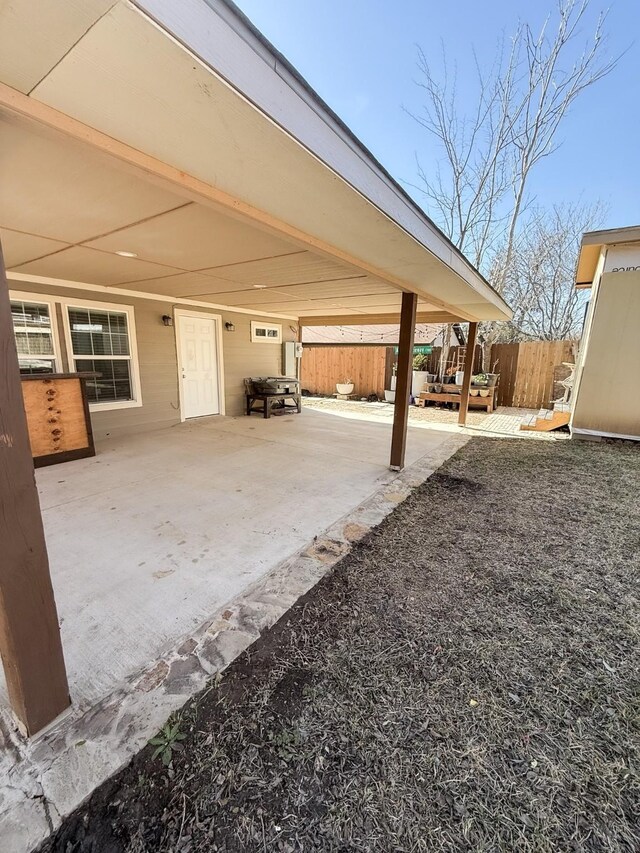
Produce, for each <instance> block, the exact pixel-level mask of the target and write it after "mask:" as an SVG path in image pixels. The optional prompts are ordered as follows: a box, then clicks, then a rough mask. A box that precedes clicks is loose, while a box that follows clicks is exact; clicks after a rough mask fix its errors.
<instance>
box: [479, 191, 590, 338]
mask: <svg viewBox="0 0 640 853" xmlns="http://www.w3.org/2000/svg"><path fill="white" fill-rule="evenodd" d="M602 217H603V210H602V206H601V205H600V204H593V205H583V204H580V203H578V204H564V205H557V206H555V207H554V208H553V209H552V210H551V211H547V210H541V209H537V208H536V209H533V210H531V211H530V214H529V216H528V217H527V227H526V229H523V231H522V232H521V233H520V234H519V236H518V239H517V241H516V243H515V244H514V245H513V251H512V260H511V262H510V263H509V266H508V268H507V272H506V276H505V279H504V282H503V284H504V288H503V295H504V297H505V299H506V300H507V302H508V303H509V305H510V306H511V308H512V309H513V320H512V321H511V322H510V323H505V324H499V325H498V324H496V326H495V332H496V333H495V335H493V336H492V337H493V339H494V340H501V341H518V340H529V339H531V338H535V339H536V340H549V341H554V340H565V339H569V338H575V337H578V336H579V334H580V330H581V326H582V319H583V313H584V304H585V299H584V297H583V294H582V293H581V292H580V291H578V290H576V287H575V281H574V275H575V261H576V257H577V256H578V250H579V247H580V239H581V236H582V234H583V233H584V232H585V231H589V230H591V229H593V228H594V226H596V225H597V224H599V222H600V221H601V220H602ZM503 252H504V253H506V248H505V249H504V250H503ZM501 256H502V257H501ZM495 260H496V264H497V266H498V267H500V268H501V269H505V266H506V264H505V259H504V257H503V253H498V254H497V255H496V259H495Z"/></svg>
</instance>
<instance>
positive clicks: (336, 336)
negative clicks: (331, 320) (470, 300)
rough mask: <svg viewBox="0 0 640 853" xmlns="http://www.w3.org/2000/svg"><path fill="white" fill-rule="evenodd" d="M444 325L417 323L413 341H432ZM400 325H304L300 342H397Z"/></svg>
mask: <svg viewBox="0 0 640 853" xmlns="http://www.w3.org/2000/svg"><path fill="white" fill-rule="evenodd" d="M443 328H444V326H442V325H437V324H426V323H418V324H417V325H416V333H415V343H417V344H420V343H424V344H430V343H433V342H434V341H435V340H436V339H437V338H438V336H439V335H440V334H441V332H442V329H443ZM399 337H400V326H399V325H398V324H395V325H383V326H304V327H303V329H302V342H303V343H304V344H397V343H398V340H399Z"/></svg>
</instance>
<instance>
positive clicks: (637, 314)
mask: <svg viewBox="0 0 640 853" xmlns="http://www.w3.org/2000/svg"><path fill="white" fill-rule="evenodd" d="M594 298H595V300H596V302H595V305H594V307H593V314H592V322H591V327H590V329H589V332H588V337H587V339H586V340H583V343H582V346H583V347H584V354H583V359H584V361H583V366H582V375H581V377H580V384H579V387H578V389H577V395H576V400H575V403H574V409H573V417H572V428H573V430H574V431H575V433H576V434H578V435H579V433H580V431H581V430H585V431H587V432H588V433H596V434H604V435H620V436H633V437H640V336H639V335H638V320H640V272H615V273H605V274H604V275H603V276H602V278H601V279H600V283H599V286H598V288H597V291H596V293H595V294H594Z"/></svg>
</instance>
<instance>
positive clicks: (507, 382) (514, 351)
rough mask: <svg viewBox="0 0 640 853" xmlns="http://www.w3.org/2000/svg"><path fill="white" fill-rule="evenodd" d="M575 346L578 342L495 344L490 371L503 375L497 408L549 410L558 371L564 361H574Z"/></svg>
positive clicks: (492, 348) (501, 376) (491, 355)
mask: <svg viewBox="0 0 640 853" xmlns="http://www.w3.org/2000/svg"><path fill="white" fill-rule="evenodd" d="M576 346H577V345H576V342H575V341H527V342H526V343H521V344H494V345H493V346H492V347H491V354H490V358H489V361H490V367H491V370H492V371H493V372H495V373H499V374H500V383H499V385H498V405H499V406H516V407H518V408H524V409H540V408H546V407H548V406H549V404H550V402H551V400H552V399H553V398H554V396H555V393H556V392H555V391H554V387H553V386H554V378H555V376H556V372H557V368H558V366H559V365H562V363H563V362H575V351H576ZM556 391H557V389H556Z"/></svg>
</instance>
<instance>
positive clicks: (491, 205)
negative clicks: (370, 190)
mask: <svg viewBox="0 0 640 853" xmlns="http://www.w3.org/2000/svg"><path fill="white" fill-rule="evenodd" d="M589 3H590V0H558V6H557V11H556V13H555V14H552V15H549V17H548V18H547V20H546V21H545V23H544V25H543V26H542V28H541V30H540V31H539V32H538V34H537V35H536V34H535V33H534V31H533V30H532V28H531V27H530V26H529V24H526V23H522V24H520V25H519V26H518V28H517V30H516V32H515V34H514V35H513V37H512V38H511V39H510V40H509V41H508V43H507V42H505V41H504V39H503V40H502V41H501V43H500V44H499V50H498V59H497V60H496V61H495V63H494V64H493V66H492V67H491V68H490V69H489V71H488V73H483V71H482V69H481V66H480V62H479V61H478V59H477V57H476V70H477V76H478V87H479V90H478V97H477V100H476V107H475V109H474V111H473V113H472V114H471V115H462V114H460V112H459V109H458V102H457V96H456V85H457V81H456V75H455V73H454V74H453V75H452V74H451V72H450V69H449V64H448V62H447V58H446V56H445V55H444V49H443V61H442V71H441V73H438V72H434V71H433V69H432V67H431V65H430V63H429V61H428V60H427V57H426V55H425V54H424V52H423V51H422V50H420V49H419V57H418V66H419V70H420V78H419V80H418V85H419V86H421V87H422V88H423V89H424V91H425V93H426V103H425V105H424V108H423V111H422V112H421V113H419V114H417V115H414V118H415V119H416V120H417V121H418V122H419V123H420V124H421V125H422V127H424V128H425V129H426V130H427V131H428V132H429V133H430V134H431V135H433V136H434V137H435V138H436V140H437V141H438V143H439V145H440V147H441V149H442V151H443V154H444V158H443V165H442V166H441V167H439V168H438V169H437V170H436V172H435V175H434V176H433V177H432V176H431V173H430V172H428V171H427V170H426V169H425V167H424V166H423V165H422V164H421V163H420V161H418V174H419V177H420V184H419V188H420V189H421V190H422V191H423V192H424V193H425V194H426V196H427V197H428V199H429V200H430V203H431V204H430V207H431V209H434V210H435V212H436V217H437V218H438V220H439V224H440V226H441V227H442V228H443V230H444V231H445V233H446V234H447V235H448V236H449V237H450V238H451V240H452V241H453V242H454V243H455V244H456V245H457V246H458V247H459V248H460V249H461V250H462V251H464V252H465V254H467V256H468V257H469V258H470V260H471V261H472V262H473V263H474V264H475V266H476V267H478V268H479V269H481V270H483V271H484V272H488V268H489V266H490V265H493V267H494V269H493V271H494V275H495V277H494V278H493V281H492V283H493V284H494V286H495V287H496V288H497V289H498V290H499V291H502V289H503V287H504V282H505V280H506V277H507V274H508V270H509V268H510V265H511V262H512V258H513V253H514V248H515V245H516V240H517V235H518V223H519V221H520V219H521V217H522V215H523V213H524V212H525V211H526V209H527V206H528V201H527V188H528V184H529V180H530V177H531V174H532V172H533V170H534V169H535V167H536V166H537V165H538V164H539V163H540V161H541V160H543V159H544V158H545V157H548V156H549V155H550V154H552V153H553V152H554V151H555V150H556V148H557V146H558V141H557V136H558V129H559V127H560V125H561V123H562V120H563V118H564V117H565V115H566V114H567V112H568V110H569V108H570V107H571V105H572V104H573V103H574V101H575V100H576V98H577V97H578V96H579V95H580V94H581V93H582V92H584V90H585V89H587V88H588V87H589V86H591V85H593V84H594V83H595V82H596V81H598V80H600V79H601V78H602V77H604V76H605V75H607V74H609V73H610V71H611V70H612V69H613V68H614V67H615V65H616V62H617V59H611V58H607V57H606V56H605V50H606V47H605V45H606V38H605V35H604V32H603V28H604V22H605V18H606V15H605V14H604V13H602V14H601V15H600V16H599V18H598V20H597V22H596V24H595V29H594V30H593V33H592V35H591V37H590V38H589V39H588V41H587V42H586V44H585V45H583V46H579V45H578V44H577V39H578V36H579V32H580V28H581V26H582V24H583V23H584V22H585V19H586V16H587V11H588V8H589ZM498 245H499V246H500V250H501V257H502V264H501V266H500V268H496V267H495V265H494V264H492V259H493V255H494V253H495V251H496V249H497V247H498Z"/></svg>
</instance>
